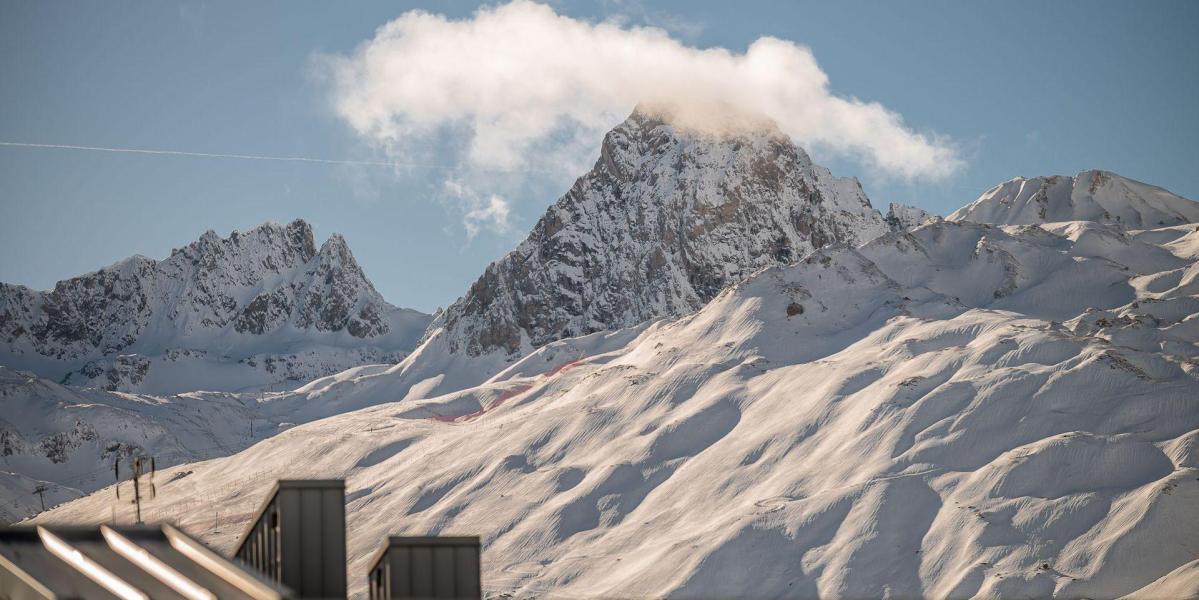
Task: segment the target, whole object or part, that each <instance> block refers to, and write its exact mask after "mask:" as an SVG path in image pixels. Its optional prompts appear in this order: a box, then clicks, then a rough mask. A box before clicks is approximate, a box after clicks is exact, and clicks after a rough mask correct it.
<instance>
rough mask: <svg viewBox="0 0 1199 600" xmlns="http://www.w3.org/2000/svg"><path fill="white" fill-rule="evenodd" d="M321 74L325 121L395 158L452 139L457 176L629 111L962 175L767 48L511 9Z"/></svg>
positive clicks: (941, 144) (399, 25) (877, 167)
mask: <svg viewBox="0 0 1199 600" xmlns="http://www.w3.org/2000/svg"><path fill="white" fill-rule="evenodd" d="M324 63H325V66H326V67H327V68H328V73H329V74H330V75H331V77H332V85H333V100H334V105H335V107H336V110H337V112H338V114H339V115H340V116H341V117H342V118H344V119H345V120H346V121H347V122H348V123H349V124H350V126H352V127H353V128H354V130H356V131H357V132H358V133H359V134H361V135H362V136H365V137H366V138H368V139H370V140H372V141H374V142H377V143H379V144H381V145H383V146H384V147H387V148H389V149H390V150H392V151H393V152H397V153H400V152H403V151H404V149H405V148H406V147H408V148H411V147H412V146H413V144H419V143H420V140H422V139H424V140H427V139H429V135H430V134H437V133H439V132H444V131H447V130H449V131H454V132H465V134H466V135H467V139H468V140H469V143H468V145H467V147H466V149H465V154H466V160H467V166H468V167H470V168H494V169H518V168H524V167H528V166H530V164H531V163H530V161H529V160H528V157H529V156H531V155H532V154H533V152H532V151H533V150H537V151H538V152H544V151H545V150H546V149H547V148H552V147H553V140H555V139H557V138H558V137H562V136H563V131H573V132H574V133H567V134H566V135H565V137H566V138H568V139H577V137H578V136H579V132H583V134H585V136H587V137H588V139H591V140H593V142H592V145H593V146H594V147H598V144H599V137H600V135H601V134H602V133H603V131H605V130H606V129H608V128H611V127H612V126H614V125H615V124H616V123H618V122H619V121H620V120H621V119H623V118H624V117H625V116H627V114H628V112H629V111H631V110H632V108H633V106H635V105H636V104H637V103H639V102H644V103H647V104H666V105H671V106H675V107H682V108H683V109H684V111H685V113H686V114H687V115H689V116H690V121H691V122H692V124H693V125H696V126H707V125H710V124H711V123H712V122H713V119H712V114H713V111H712V110H711V107H714V106H719V107H723V108H722V109H721V110H722V111H724V110H726V109H727V108H728V107H735V108H736V109H738V110H740V111H743V112H746V113H758V114H765V115H768V116H769V117H771V118H773V119H774V120H775V121H776V122H777V123H778V124H779V126H780V127H781V128H782V130H783V131H785V132H786V133H787V134H789V135H790V136H791V137H792V138H793V139H794V140H796V141H797V142H798V143H799V144H801V145H804V146H807V147H808V148H809V149H812V150H815V151H817V152H831V153H836V154H839V155H845V156H849V157H852V158H854V159H856V160H858V161H860V162H861V163H863V164H864V165H865V166H866V167H867V168H869V169H871V170H872V171H874V172H875V173H878V174H884V175H891V176H899V177H904V178H909V179H911V178H933V179H937V178H943V177H945V176H947V175H949V174H951V173H952V172H954V171H955V170H956V169H958V168H959V167H960V166H961V165H962V161H961V159H960V158H959V156H958V152H957V150H956V149H955V147H954V146H953V145H952V144H951V143H949V142H948V141H947V140H945V139H943V138H941V137H939V136H936V135H929V134H924V133H920V132H916V131H914V130H912V129H911V128H910V127H907V126H906V125H904V123H903V119H902V117H901V116H900V115H899V114H897V113H895V112H893V111H891V110H888V109H887V108H885V107H884V106H882V105H881V104H878V103H875V102H864V101H861V100H858V99H856V98H852V97H841V96H836V95H834V94H832V93H831V92H830V90H829V85H828V76H827V75H826V74H825V73H824V71H822V70H821V69H820V66H819V65H818V64H817V62H816V59H815V58H814V57H813V55H812V53H811V51H810V50H809V49H807V48H806V47H803V46H800V45H797V44H795V43H792V42H789V41H785V40H781V39H777V38H772V37H763V38H759V39H758V40H757V41H755V42H754V43H753V44H751V45H750V46H749V48H748V49H747V50H746V51H745V52H744V53H737V52H732V51H729V50H726V49H723V48H709V49H699V48H694V47H689V46H687V45H685V44H683V43H682V42H680V41H678V40H676V39H674V38H672V37H671V36H670V34H669V33H667V32H666V31H664V30H662V29H657V28H650V27H635V26H623V25H621V24H619V23H617V22H603V23H589V22H585V21H581V20H577V19H573V18H570V17H567V16H563V15H559V14H557V13H555V12H554V10H553V9H551V8H550V7H548V6H545V5H542V4H536V3H533V2H530V1H527V0H516V1H514V2H512V3H510V4H505V5H502V6H498V7H489V8H483V9H480V10H479V11H477V12H476V13H475V14H474V15H473V16H472V17H471V18H469V19H464V20H450V19H448V18H446V17H444V16H441V15H435V14H430V13H428V12H423V11H412V12H408V13H405V14H403V15H401V16H400V17H399V18H397V19H396V20H394V21H392V22H390V23H388V24H386V25H384V26H382V27H380V28H379V29H378V30H377V32H376V34H375V37H374V38H373V39H371V40H369V41H367V42H365V43H363V44H362V45H360V46H359V47H358V48H357V49H356V50H355V51H354V52H353V53H352V54H351V55H350V56H341V57H325V61H324ZM567 162H577V159H575V160H573V161H567ZM532 164H536V163H532Z"/></svg>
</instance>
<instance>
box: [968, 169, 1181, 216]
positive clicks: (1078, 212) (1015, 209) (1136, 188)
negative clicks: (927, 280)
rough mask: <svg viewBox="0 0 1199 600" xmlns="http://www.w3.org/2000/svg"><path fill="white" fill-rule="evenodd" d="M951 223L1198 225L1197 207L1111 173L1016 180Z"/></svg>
mask: <svg viewBox="0 0 1199 600" xmlns="http://www.w3.org/2000/svg"><path fill="white" fill-rule="evenodd" d="M947 218H948V219H949V220H950V221H975V222H978V223H995V224H999V225H1031V224H1035V223H1053V222H1061V221H1097V222H1101V223H1111V224H1114V225H1120V226H1122V227H1124V228H1126V229H1153V228H1155V227H1163V226H1171V225H1182V224H1186V223H1199V203H1196V202H1192V201H1190V200H1187V199H1186V198H1183V197H1181V196H1178V195H1177V194H1173V193H1171V192H1169V191H1167V190H1165V189H1162V188H1160V187H1157V186H1154V185H1149V184H1147V183H1141V182H1139V181H1136V180H1133V179H1129V178H1127V177H1121V176H1120V175H1117V174H1115V173H1111V172H1109V171H1083V172H1081V173H1079V174H1078V175H1075V176H1074V177H1067V176H1063V175H1054V176H1049V177H1034V178H1032V179H1025V178H1023V177H1016V178H1015V179H1012V180H1010V181H1006V182H1004V183H1001V184H999V185H997V186H995V187H993V188H991V189H989V190H987V191H986V192H985V193H984V194H983V195H982V196H979V198H978V200H975V201H974V202H972V203H971V204H969V205H968V206H964V207H962V208H959V209H958V210H956V211H954V212H953V214H951V215H949V217H947Z"/></svg>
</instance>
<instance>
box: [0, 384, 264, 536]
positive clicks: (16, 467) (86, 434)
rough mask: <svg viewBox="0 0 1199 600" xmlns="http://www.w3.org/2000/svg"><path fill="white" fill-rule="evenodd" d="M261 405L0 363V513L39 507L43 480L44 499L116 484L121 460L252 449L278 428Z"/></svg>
mask: <svg viewBox="0 0 1199 600" xmlns="http://www.w3.org/2000/svg"><path fill="white" fill-rule="evenodd" d="M257 405H258V402H257V401H256V400H255V399H254V398H248V397H245V396H237V395H233V394H225V393H211V392H209V393H204V392H198V393H191V394H184V395H180V396H170V397H154V396H144V395H134V394H125V393H120V392H108V391H104V390H99V389H78V388H72V387H67V386H62V385H58V384H56V383H53V382H50V381H47V380H45V379H41V378H38V377H37V376H35V375H33V374H32V373H28V372H21V371H14V370H12V369H8V368H5V367H0V482H2V484H0V488H3V490H4V494H3V496H0V521H2V522H11V521H13V520H17V519H21V518H25V517H28V516H30V515H31V514H34V513H36V512H37V511H38V509H39V508H40V506H39V500H38V498H37V497H36V496H35V495H34V494H33V490H34V489H35V487H36V485H37V484H39V483H41V484H44V485H46V487H47V488H48V491H47V493H46V505H47V506H53V505H55V504H58V503H59V502H62V501H64V500H67V499H69V498H74V497H78V496H81V495H83V493H85V492H91V491H94V490H96V489H99V488H101V487H103V486H105V485H108V484H110V483H112V482H113V462H114V460H118V459H119V460H122V461H127V459H128V458H129V457H131V456H135V455H136V456H154V457H155V459H156V463H157V464H158V465H161V466H169V465H174V464H179V463H182V462H186V461H194V460H197V459H202V458H209V457H213V456H225V455H228V454H231V453H233V452H236V451H238V450H240V449H242V448H245V447H247V446H249V445H250V444H251V443H252V442H253V441H254V440H259V439H262V438H265V437H267V436H268V435H271V434H274V433H276V432H277V431H278V421H277V420H270V419H269V418H264V417H265V416H266V415H265V414H263V413H262V411H259V410H258V409H257ZM251 419H255V420H256V423H255V427H256V428H257V431H256V432H255V436H254V437H253V438H251V437H250V434H249V427H250V420H251ZM122 466H123V468H126V469H127V468H128V467H129V465H128V464H124V465H122Z"/></svg>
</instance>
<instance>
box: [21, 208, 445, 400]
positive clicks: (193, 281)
mask: <svg viewBox="0 0 1199 600" xmlns="http://www.w3.org/2000/svg"><path fill="white" fill-rule="evenodd" d="M428 320H429V317H428V316H426V315H423V314H421V313H418V312H416V311H413V310H408V309H400V308H396V307H394V306H391V305H390V304H388V303H387V302H385V301H384V300H383V298H382V297H381V296H379V293H378V292H376V291H375V289H374V286H372V285H371V283H370V281H368V280H367V278H366V275H365V274H364V273H363V272H362V269H361V268H360V267H359V266H358V263H357V262H356V261H355V260H354V256H353V255H352V254H351V253H350V250H349V248H348V247H347V246H346V243H345V240H344V239H342V237H341V236H339V235H336V234H334V235H333V236H331V237H330V238H329V239H328V240H327V241H326V242H325V243H324V244H323V245H321V247H320V248H319V250H318V249H317V248H316V246H315V244H314V242H313V236H312V229H311V227H309V225H308V224H307V223H305V222H303V221H300V220H297V221H294V222H292V223H290V224H288V225H276V224H266V225H262V226H259V227H256V228H254V229H252V230H250V231H248V232H245V233H240V232H237V231H234V232H233V233H232V234H231V235H230V236H229V237H227V238H221V237H218V236H217V235H216V234H215V233H214V232H212V231H209V232H208V233H205V234H204V236H203V237H201V238H200V239H199V240H198V241H196V242H194V243H192V244H189V245H188V246H185V247H183V248H180V249H177V250H175V251H174V252H173V253H172V254H171V256H170V257H169V258H167V259H165V260H161V261H156V260H151V259H148V258H144V257H141V256H135V257H133V258H129V259H126V260H124V261H121V262H120V263H117V264H115V265H112V266H110V267H106V268H104V269H101V270H99V271H97V272H95V273H89V274H87V275H83V276H80V277H75V278H72V279H68V280H65V281H60V282H58V284H57V285H56V286H55V287H54V289H53V290H51V291H48V292H36V291H33V290H30V289H28V288H25V287H22V286H16V285H7V284H0V342H2V346H0V364H4V365H6V366H9V367H14V368H20V369H27V370H31V371H34V372H36V373H38V374H40V375H42V376H44V377H47V378H50V379H53V380H61V381H64V382H66V383H71V384H77V385H89V386H98V387H104V388H106V389H110V390H123V391H141V392H152V393H175V392H182V391H189V390H196V389H206V390H225V391H233V390H241V389H254V388H266V387H268V386H274V387H287V386H288V385H289V382H290V386H291V387H294V386H295V385H298V384H300V383H302V382H304V381H307V380H311V379H313V378H316V377H320V376H322V375H326V374H330V373H335V372H338V371H341V370H344V369H346V368H349V367H352V366H356V365H360V364H364V363H372V362H395V361H397V360H399V359H401V358H403V356H404V355H406V354H407V353H408V352H409V351H410V350H412V348H413V347H415V343H416V341H417V339H418V338H419V336H420V335H421V332H422V331H423V329H424V327H425V326H426V325H427V323H428Z"/></svg>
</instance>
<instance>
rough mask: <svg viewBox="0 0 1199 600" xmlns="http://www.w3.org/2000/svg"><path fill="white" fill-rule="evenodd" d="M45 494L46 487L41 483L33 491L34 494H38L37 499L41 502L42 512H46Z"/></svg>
mask: <svg viewBox="0 0 1199 600" xmlns="http://www.w3.org/2000/svg"><path fill="white" fill-rule="evenodd" d="M45 492H46V486H45V485H43V484H40V483H39V484H37V487H36V488H35V489H34V490H33V493H35V494H37V499H38V500H39V501H41V504H42V512H46V497H45V496H44V495H43V494H44V493H45Z"/></svg>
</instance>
